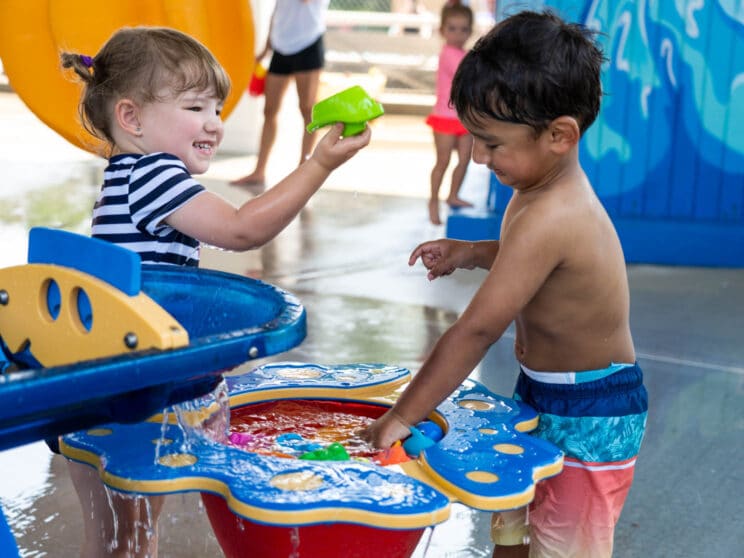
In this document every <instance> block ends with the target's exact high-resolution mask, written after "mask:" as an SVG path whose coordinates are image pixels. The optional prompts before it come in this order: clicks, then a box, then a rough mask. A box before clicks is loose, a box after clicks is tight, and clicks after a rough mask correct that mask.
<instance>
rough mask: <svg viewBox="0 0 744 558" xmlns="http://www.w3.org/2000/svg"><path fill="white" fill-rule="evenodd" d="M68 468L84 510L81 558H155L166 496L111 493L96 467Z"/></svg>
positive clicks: (78, 465) (79, 466) (77, 465)
mask: <svg viewBox="0 0 744 558" xmlns="http://www.w3.org/2000/svg"><path fill="white" fill-rule="evenodd" d="M68 468H69V471H70V478H71V479H72V483H73V485H74V486H75V490H76V491H77V494H78V498H79V500H80V506H81V507H82V511H83V526H84V539H83V541H82V545H81V552H80V555H81V557H82V558H101V557H105V556H108V557H120V558H124V557H126V558H155V557H156V556H157V554H158V517H159V516H160V511H161V510H162V508H163V502H164V500H165V497H164V496H149V497H145V496H142V497H138V498H133V497H131V496H125V495H122V494H119V493H117V492H115V491H107V490H106V487H105V486H104V484H103V482H102V481H101V479H100V477H99V476H98V472H97V471H96V470H95V469H93V468H92V467H89V466H87V465H82V464H80V463H75V462H74V461H68Z"/></svg>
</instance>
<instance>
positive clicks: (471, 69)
mask: <svg viewBox="0 0 744 558" xmlns="http://www.w3.org/2000/svg"><path fill="white" fill-rule="evenodd" d="M602 62H603V56H602V53H601V51H600V50H599V48H598V47H597V46H596V44H595V43H594V40H593V36H592V33H591V32H590V31H589V30H587V29H586V28H584V27H582V26H579V25H575V24H569V23H565V22H564V21H562V20H561V19H559V18H558V17H557V16H555V15H554V14H552V13H550V12H545V13H535V12H529V11H526V12H520V13H518V14H516V15H514V16H512V17H510V18H507V19H505V20H503V21H502V22H500V23H499V24H498V25H496V26H495V27H494V28H493V29H492V30H491V32H489V33H488V34H487V35H486V36H485V37H483V38H482V39H481V40H479V41H478V43H477V44H476V45H475V47H474V48H473V49H472V51H471V52H469V53H468V55H467V56H466V57H465V58H464V60H463V61H462V63H461V64H460V66H459V68H458V71H457V74H456V75H455V79H454V82H453V85H452V93H451V101H452V103H453V105H454V106H455V107H456V109H457V113H458V116H459V118H460V119H461V120H462V122H463V124H464V125H465V127H466V128H467V129H468V131H469V132H470V133H471V134H472V135H473V137H474V146H473V160H474V161H475V162H476V163H481V164H485V165H487V166H488V167H489V168H490V169H491V170H492V171H493V172H494V173H495V174H496V176H497V177H498V179H499V181H500V182H501V183H502V184H504V185H506V186H509V187H511V188H512V189H513V190H514V192H513V195H512V198H511V201H510V202H509V204H508V206H507V208H506V211H505V212H504V218H503V222H502V225H501V234H500V240H491V241H482V242H463V241H456V240H450V239H441V240H435V241H430V242H425V243H423V244H421V245H420V246H418V247H416V248H415V249H414V251H413V253H412V254H411V256H410V261H409V263H410V264H411V265H413V264H414V263H415V262H416V261H417V259H419V258H420V259H421V261H422V262H423V264H424V266H425V267H426V268H427V270H428V278H429V280H433V279H436V278H437V277H441V276H444V275H449V274H450V273H453V272H454V271H455V270H456V269H458V268H462V269H474V268H476V267H479V268H483V269H488V270H489V272H488V275H487V276H486V278H485V280H484V281H483V284H482V285H481V286H480V288H479V290H478V291H477V293H476V294H475V295H474V297H473V299H472V301H471V302H470V304H469V305H468V307H467V308H466V309H465V311H464V312H463V313H462V315H461V316H460V318H459V319H458V320H457V321H456V322H455V323H454V324H453V325H452V327H450V328H449V330H447V331H446V332H445V333H444V335H443V336H442V337H441V338H440V339H439V340H438V342H437V343H436V345H435V346H434V349H433V350H432V352H431V354H430V355H429V356H428V358H427V359H426V361H425V362H424V364H423V365H422V367H421V369H420V371H419V372H418V373H417V374H416V375H415V377H414V378H413V380H412V381H411V383H410V385H409V386H408V387H407V389H406V390H405V391H404V392H403V393H402V394H401V396H400V398H399V399H398V401H397V403H396V404H395V406H394V407H393V408H392V409H390V410H389V411H388V412H387V413H386V414H385V415H384V416H382V417H381V418H380V419H378V420H377V421H376V422H375V423H373V424H372V425H371V426H370V427H369V428H368V429H367V430H366V431H365V432H364V436H365V437H366V438H367V439H368V440H369V441H371V442H372V443H373V444H374V445H376V446H378V447H382V448H385V447H389V446H390V445H391V444H393V443H394V442H395V441H396V440H398V439H402V438H405V437H407V436H408V434H409V425H411V424H415V423H417V422H418V421H420V420H422V419H425V418H426V417H427V416H429V414H430V413H431V412H432V411H433V410H434V409H435V408H436V406H437V405H439V404H440V403H441V402H442V401H443V400H444V399H445V398H446V397H447V396H449V395H450V394H451V393H452V392H453V391H454V390H455V389H456V388H457V387H458V386H459V385H460V384H461V383H462V381H463V380H464V379H465V378H466V377H467V376H468V375H469V374H470V372H471V371H472V370H473V368H475V366H476V365H477V364H478V363H479V362H480V361H481V359H482V358H483V357H484V355H485V354H486V351H487V350H488V348H489V347H490V346H491V345H492V344H493V343H495V342H496V341H498V340H499V338H500V337H501V335H502V334H503V333H504V331H505V330H506V328H507V327H508V326H509V324H511V323H512V322H515V326H516V342H515V354H516V358H517V360H518V361H519V364H520V372H519V378H518V380H517V386H516V390H515V397H516V398H519V399H522V400H524V401H526V402H527V403H528V404H529V405H531V406H533V407H534V408H535V409H537V411H538V412H539V413H540V425H539V427H538V429H537V430H536V431H535V435H537V436H540V437H543V438H545V439H548V440H550V441H551V442H553V443H554V444H556V445H557V446H559V447H560V448H561V449H562V450H563V451H564V453H565V461H564V469H563V472H562V473H561V474H559V475H557V476H555V477H553V478H551V479H548V480H545V481H543V482H541V483H539V484H538V486H537V489H536V494H535V499H534V501H533V502H532V503H531V504H530V506H529V514H527V512H526V509H521V510H513V511H509V512H503V513H499V514H495V515H494V519H493V522H492V538H493V541H494V543H495V544H496V547H495V548H494V556H528V555H529V556H546V557H547V556H550V557H552V558H555V557H563V556H566V557H568V556H571V557H591V558H601V557H609V556H611V554H612V546H613V533H614V528H615V524H616V523H617V520H618V518H619V516H620V512H621V510H622V507H623V504H624V502H625V499H626V496H627V494H628V490H629V489H630V485H631V483H632V480H633V471H634V465H635V457H636V455H637V453H638V450H639V448H640V444H641V440H642V438H643V432H644V428H645V422H646V411H647V397H646V391H645V388H644V387H643V377H642V372H641V370H640V368H639V367H638V365H637V364H636V362H635V360H636V356H635V351H634V348H633V339H632V337H631V333H630V327H629V293H628V282H627V275H626V269H625V261H624V257H623V252H622V248H621V246H620V242H619V240H618V237H617V234H616V232H615V229H614V227H613V224H612V222H611V221H610V219H609V217H608V215H607V213H606V212H605V210H604V208H603V207H602V204H601V203H600V201H599V199H598V198H597V196H596V195H595V193H594V191H593V189H592V186H591V184H590V183H589V180H588V179H587V176H586V175H585V174H584V171H583V170H582V168H581V165H580V163H579V157H578V152H579V147H578V144H579V139H580V138H581V136H582V134H583V133H584V132H585V131H586V129H587V128H588V127H589V126H590V125H591V124H592V122H593V121H594V119H595V118H596V116H597V113H598V111H599V106H600V99H601V96H602V89H601V84H600V67H601V64H602ZM528 542H529V544H524V543H528Z"/></svg>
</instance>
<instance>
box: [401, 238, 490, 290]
mask: <svg viewBox="0 0 744 558" xmlns="http://www.w3.org/2000/svg"><path fill="white" fill-rule="evenodd" d="M498 251H499V241H498V240H483V241H480V242H468V241H462V240H452V239H449V238H440V239H439V240H430V241H428V242H424V243H422V244H419V245H418V246H416V248H414V250H413V252H411V256H410V257H409V258H408V265H413V264H415V263H416V260H417V259H418V258H421V263H423V264H424V267H426V269H428V270H429V273H428V274H427V277H428V279H429V281H432V280H434V279H436V278H437V277H442V276H444V275H449V274H451V273H453V272H454V271H455V269H458V268H460V269H475V268H476V267H479V268H482V269H490V268H491V266H492V265H493V261H494V260H495V259H496V254H497V253H498Z"/></svg>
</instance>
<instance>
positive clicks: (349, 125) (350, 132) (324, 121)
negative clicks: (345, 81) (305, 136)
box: [307, 85, 385, 138]
mask: <svg viewBox="0 0 744 558" xmlns="http://www.w3.org/2000/svg"><path fill="white" fill-rule="evenodd" d="M384 113H385V109H384V108H383V107H382V105H381V104H380V103H378V102H377V101H375V100H374V99H372V97H370V96H369V95H368V94H367V92H366V91H365V90H364V89H362V88H361V87H359V86H358V85H355V86H353V87H349V88H348V89H344V90H343V91H341V92H340V93H336V94H335V95H332V96H330V97H328V98H327V99H323V100H322V101H318V102H317V103H316V104H315V105H314V106H313V112H312V122H310V124H308V125H307V131H308V132H311V133H312V132H314V131H315V130H317V129H319V128H323V127H324V126H330V125H332V124H335V123H336V122H342V123H343V124H344V131H343V133H342V135H343V137H345V138H346V137H349V136H355V135H356V134H360V133H361V132H363V131H364V128H365V126H366V125H367V122H368V121H370V120H373V119H374V118H377V117H378V116H382V115H383V114H384Z"/></svg>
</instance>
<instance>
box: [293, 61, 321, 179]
mask: <svg viewBox="0 0 744 558" xmlns="http://www.w3.org/2000/svg"><path fill="white" fill-rule="evenodd" d="M295 85H296V86H297V98H298V100H299V103H300V113H301V114H302V121H303V123H304V127H303V129H302V130H300V133H301V134H302V152H301V153H300V164H302V163H304V162H305V159H307V158H308V157H310V155H312V152H313V146H314V145H315V137H316V135H317V132H313V133H312V134H310V133H308V132H307V131H306V130H305V127H307V125H308V124H310V122H311V121H312V113H313V105H314V104H315V101H316V100H317V98H318V87H319V86H320V70H310V71H308V72H297V73H296V74H295Z"/></svg>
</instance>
